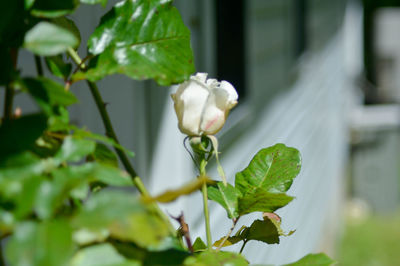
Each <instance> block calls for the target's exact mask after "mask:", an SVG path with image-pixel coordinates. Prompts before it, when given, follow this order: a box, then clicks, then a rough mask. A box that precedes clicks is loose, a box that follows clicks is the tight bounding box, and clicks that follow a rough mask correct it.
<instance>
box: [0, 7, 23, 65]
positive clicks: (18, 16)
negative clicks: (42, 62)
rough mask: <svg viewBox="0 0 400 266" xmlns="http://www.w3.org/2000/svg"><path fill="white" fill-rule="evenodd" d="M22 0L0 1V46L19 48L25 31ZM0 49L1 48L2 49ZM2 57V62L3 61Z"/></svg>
mask: <svg viewBox="0 0 400 266" xmlns="http://www.w3.org/2000/svg"><path fill="white" fill-rule="evenodd" d="M24 5H25V3H24V0H13V1H0V17H1V23H0V44H1V46H3V45H4V47H19V46H20V45H21V43H22V40H23V37H24V34H25V31H26V28H27V26H26V23H25V22H26V20H25V17H26V11H25V8H24ZM4 47H1V48H4ZM3 60H4V59H3V57H2V60H1V61H3Z"/></svg>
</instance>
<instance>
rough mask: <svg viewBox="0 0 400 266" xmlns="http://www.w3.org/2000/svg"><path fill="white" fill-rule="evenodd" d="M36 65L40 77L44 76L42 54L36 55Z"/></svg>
mask: <svg viewBox="0 0 400 266" xmlns="http://www.w3.org/2000/svg"><path fill="white" fill-rule="evenodd" d="M35 65H36V71H37V74H38V76H39V77H42V76H43V67H42V61H41V59H40V56H38V55H35Z"/></svg>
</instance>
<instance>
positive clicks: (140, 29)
mask: <svg viewBox="0 0 400 266" xmlns="http://www.w3.org/2000/svg"><path fill="white" fill-rule="evenodd" d="M88 47H89V52H90V53H92V54H94V55H97V56H96V57H95V58H93V59H92V60H91V61H90V64H89V70H88V71H87V72H85V73H83V72H80V73H77V74H76V75H75V77H74V78H75V79H83V78H87V79H89V80H91V81H96V80H99V79H101V78H103V77H105V76H106V75H110V74H115V73H120V74H125V75H127V76H129V77H131V78H133V79H139V80H143V79H150V78H152V79H155V81H156V82H157V83H158V84H160V85H170V84H174V83H180V82H182V81H184V80H186V79H187V78H188V77H189V75H190V74H192V73H193V72H194V65H193V53H192V50H191V48H190V32H189V30H188V29H187V28H186V27H185V25H184V24H183V22H182V19H181V16H180V14H179V12H178V11H177V9H176V8H175V7H174V6H172V1H168V0H167V1H161V0H151V1H144V0H139V1H133V0H125V1H122V2H119V3H117V4H116V5H115V7H114V8H113V9H112V10H111V11H109V12H108V13H107V14H106V15H105V16H103V18H102V19H101V23H100V25H99V27H98V28H97V29H96V30H95V32H94V33H93V34H92V36H91V37H90V39H89V41H88Z"/></svg>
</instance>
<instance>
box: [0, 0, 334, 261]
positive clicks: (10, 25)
mask: <svg viewBox="0 0 400 266" xmlns="http://www.w3.org/2000/svg"><path fill="white" fill-rule="evenodd" d="M96 4H100V5H102V6H105V5H106V4H107V0H80V1H79V0H63V1H48V0H12V1H2V2H1V4H0V16H1V22H0V53H1V60H0V86H2V87H1V88H0V89H1V90H2V92H1V93H2V94H3V95H4V98H3V99H4V102H3V106H4V111H3V114H2V117H1V124H0V240H1V245H0V265H11V266H14V265H17V266H18V265H34V266H35V265H37V266H48V265H49V266H53V265H54V266H62V265H73V266H88V265H91V266H100V265H103V266H105V265H107V266H117V265H119V266H122V265H126V266H127V265H249V261H248V260H247V259H245V258H244V257H243V255H241V254H240V253H236V252H228V251H222V249H224V247H225V246H229V245H234V244H237V243H241V245H242V247H241V249H242V250H243V249H244V247H245V245H246V243H247V242H248V241H261V242H264V243H266V244H278V243H279V239H280V237H282V236H286V235H290V234H291V233H293V232H287V233H285V232H284V230H283V229H282V228H281V219H280V217H279V216H277V215H276V214H274V212H275V211H276V210H278V209H279V208H282V207H284V206H285V205H287V204H288V203H289V202H290V201H291V200H292V199H293V197H291V196H289V195H287V194H286V192H287V191H288V189H289V188H290V186H291V184H292V183H293V180H294V178H295V177H296V176H297V175H298V173H299V171H300V167H301V159H300V154H299V152H298V151H297V150H296V149H294V148H290V147H286V146H285V145H284V144H277V145H274V146H272V147H269V148H265V149H262V150H260V151H259V152H258V153H256V154H255V156H254V158H253V159H252V160H251V161H250V163H249V165H248V167H246V168H245V169H243V170H242V171H240V172H238V173H237V174H236V176H235V178H234V184H230V183H228V182H226V181H225V180H226V179H223V181H218V179H217V178H215V180H213V179H212V178H211V177H209V176H208V175H207V173H206V165H207V163H208V162H209V161H210V160H212V159H213V158H214V157H216V158H218V148H217V144H218V141H217V139H216V137H215V136H213V135H214V134H215V133H217V132H218V131H219V130H220V129H221V128H222V126H223V124H224V123H225V120H226V119H227V116H228V113H229V111H230V109H231V108H233V107H234V106H235V105H236V103H237V98H238V96H237V93H236V91H235V89H234V87H233V86H232V85H231V84H230V83H229V82H227V81H221V82H218V81H217V80H214V79H207V74H204V73H199V74H197V75H194V76H191V75H192V74H193V73H194V72H195V68H194V64H193V52H192V50H191V46H190V31H189V30H188V28H187V27H186V26H185V25H184V23H183V21H182V19H181V16H180V14H179V12H178V10H177V9H176V8H175V7H174V6H173V3H172V1H171V0H124V1H121V2H118V3H117V4H115V6H114V7H112V8H111V10H110V11H108V12H106V13H105V14H104V16H103V17H102V18H101V20H100V21H99V25H98V27H97V28H96V29H95V30H94V32H93V33H92V34H91V36H90V38H89V40H88V42H87V44H83V43H81V37H80V33H79V29H78V28H77V27H76V25H75V24H74V22H73V20H71V19H70V18H69V15H70V14H72V13H74V12H75V10H77V9H78V8H80V6H81V5H96ZM80 46H84V47H85V49H84V50H85V51H88V54H85V55H78V53H77V52H76V51H77V48H78V47H80ZM21 49H25V50H27V51H28V52H29V53H31V56H32V57H33V58H34V60H35V62H36V67H37V76H26V75H25V74H22V73H25V72H23V71H21V70H22V68H23V66H20V65H18V64H17V61H18V55H19V52H20V50H21ZM81 56H82V58H83V57H85V58H86V59H87V60H85V61H84V62H83V61H82V59H81ZM43 67H47V69H48V71H47V72H46V75H44V74H43V73H44V71H43ZM113 74H123V75H126V76H128V77H130V78H132V79H136V80H145V79H152V80H154V81H155V82H157V83H158V84H159V85H164V86H168V85H172V84H179V83H181V85H180V86H179V88H178V90H177V92H176V93H175V94H174V95H173V100H174V104H175V110H176V113H177V116H178V121H179V128H180V130H181V131H182V132H183V133H184V134H186V135H188V136H189V137H190V139H191V140H190V143H192V151H191V153H192V154H191V156H192V157H193V159H194V161H195V162H196V165H197V167H198V168H199V171H200V173H199V177H198V178H196V177H195V178H193V181H191V182H189V183H187V184H182V187H180V188H177V189H175V190H170V191H166V192H165V193H163V194H161V195H158V196H152V195H149V193H148V192H147V190H146V188H145V186H144V185H143V183H142V181H141V179H140V177H139V175H138V173H137V172H136V171H135V169H134V168H133V167H132V165H131V163H130V160H129V156H133V153H132V152H130V151H129V150H126V149H125V148H124V147H123V146H122V145H121V144H120V143H119V141H118V139H117V137H116V134H115V132H114V129H113V126H112V122H111V121H110V119H109V116H108V113H107V110H106V107H105V104H104V102H103V100H102V97H101V94H100V93H99V90H98V88H97V86H96V83H95V82H96V81H97V80H100V79H102V78H104V77H106V76H108V75H113ZM75 82H86V83H87V85H88V88H89V89H90V92H91V93H92V95H93V99H94V101H95V102H96V104H97V108H98V110H99V114H100V116H101V118H102V121H103V123H104V127H105V131H106V135H105V136H103V135H99V134H94V133H92V132H90V131H88V130H86V129H85V128H80V127H78V126H76V125H74V124H73V123H71V122H70V120H69V114H68V107H69V106H71V105H73V104H76V103H77V102H78V99H77V98H76V97H75V95H74V83H75ZM112 89H115V93H118V88H112ZM17 93H18V94H27V95H29V96H30V97H31V98H32V99H33V101H34V102H35V103H36V105H37V107H38V108H37V110H38V111H37V112H34V113H25V111H24V107H23V106H22V108H15V107H16V106H14V105H13V99H14V96H15V94H17ZM3 99H2V100H3ZM194 138H197V139H196V141H194ZM177 148H182V147H177ZM135 156H141V155H140V154H136V155H135ZM169 178H173V175H171V176H170V177H169ZM228 180H231V179H229V178H228ZM199 190H201V191H202V192H201V193H202V195H203V198H204V199H205V201H204V202H205V204H204V216H205V228H206V232H207V241H206V243H205V242H204V241H203V240H202V239H201V238H197V239H196V240H195V241H192V239H191V237H192V236H191V235H190V230H189V228H188V226H187V225H186V223H185V221H184V218H183V216H180V217H175V218H176V220H178V221H179V222H180V224H181V227H180V228H175V227H174V226H173V225H172V223H171V221H170V220H171V219H172V218H170V217H169V216H168V215H167V214H165V213H163V212H162V211H161V210H160V208H159V207H158V203H157V202H158V201H161V202H169V201H172V200H174V199H176V198H178V197H180V196H182V195H186V194H190V193H199V192H198V191H199ZM135 191H139V193H135ZM208 200H212V201H215V202H217V203H219V204H220V205H221V207H222V208H224V209H225V210H226V213H227V217H228V218H229V219H231V220H232V223H233V226H235V225H236V223H237V221H238V220H239V219H240V218H241V217H242V216H244V215H246V214H249V213H254V212H257V213H259V214H260V215H259V216H260V219H256V220H255V221H253V222H252V223H251V224H248V225H245V226H243V227H242V228H239V229H236V230H233V231H231V232H230V233H228V232H229V228H227V230H226V232H227V234H226V236H225V237H223V238H221V239H220V240H218V241H216V242H211V239H212V238H211V235H210V232H211V231H210V228H209V223H208V216H209V212H208ZM262 213H264V216H263V215H262ZM185 215H186V216H189V215H191V214H190V213H185ZM223 233H225V232H221V234H220V235H222V234H223ZM248 259H249V260H250V261H251V258H248ZM309 263H313V264H315V265H317V264H318V265H329V264H331V263H332V261H331V260H330V259H329V258H327V257H326V256H325V255H323V254H315V255H308V256H307V257H305V258H303V259H302V260H300V261H299V262H296V263H294V264H292V265H309Z"/></svg>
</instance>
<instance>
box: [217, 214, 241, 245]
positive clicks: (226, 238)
mask: <svg viewBox="0 0 400 266" xmlns="http://www.w3.org/2000/svg"><path fill="white" fill-rule="evenodd" d="M239 218H240V216H239V217H238V218H234V219H232V227H231V228H230V229H229V232H228V233H227V234H226V236H225V237H224V239H223V240H222V241H221V244H219V246H218V247H217V250H220V249H221V248H222V247H223V245H224V244H225V242H226V241H227V240H228V238H229V237H230V236H231V234H232V232H233V229H235V226H236V224H237V222H238V221H239Z"/></svg>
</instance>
